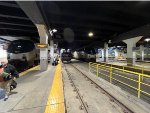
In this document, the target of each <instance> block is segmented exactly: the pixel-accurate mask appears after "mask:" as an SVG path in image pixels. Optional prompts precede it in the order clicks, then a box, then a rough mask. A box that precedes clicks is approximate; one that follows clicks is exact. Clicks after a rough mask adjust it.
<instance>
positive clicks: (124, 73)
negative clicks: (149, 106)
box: [89, 62, 150, 98]
mask: <svg viewBox="0 0 150 113" xmlns="http://www.w3.org/2000/svg"><path fill="white" fill-rule="evenodd" d="M132 69H135V70H132ZM137 70H139V71H137ZM89 71H90V72H92V73H94V74H96V75H97V76H98V77H101V78H104V77H105V79H107V80H108V81H109V82H110V83H113V84H114V83H115V82H119V83H121V84H122V85H124V86H127V87H129V88H132V89H134V90H135V91H137V96H138V98H140V97H141V94H142V93H143V94H145V95H146V96H148V97H150V88H149V87H150V75H149V74H145V73H144V72H147V71H148V70H144V69H140V68H139V69H138V68H137V67H133V66H117V65H110V64H106V63H92V62H89Z"/></svg>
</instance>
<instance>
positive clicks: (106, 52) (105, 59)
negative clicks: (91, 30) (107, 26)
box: [104, 43, 108, 62]
mask: <svg viewBox="0 0 150 113" xmlns="http://www.w3.org/2000/svg"><path fill="white" fill-rule="evenodd" d="M104 62H108V44H107V43H104Z"/></svg>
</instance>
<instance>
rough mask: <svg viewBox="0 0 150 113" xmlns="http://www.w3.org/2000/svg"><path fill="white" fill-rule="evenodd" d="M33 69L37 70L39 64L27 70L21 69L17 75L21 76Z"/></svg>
mask: <svg viewBox="0 0 150 113" xmlns="http://www.w3.org/2000/svg"><path fill="white" fill-rule="evenodd" d="M33 70H39V65H38V66H35V67H33V68H30V69H28V70H26V71H23V72H21V73H19V76H23V75H25V74H27V73H29V72H30V71H33Z"/></svg>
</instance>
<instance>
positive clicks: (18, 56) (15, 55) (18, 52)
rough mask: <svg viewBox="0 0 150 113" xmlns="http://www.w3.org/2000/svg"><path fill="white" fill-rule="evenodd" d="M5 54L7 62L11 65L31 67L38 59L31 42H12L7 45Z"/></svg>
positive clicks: (36, 51)
mask: <svg viewBox="0 0 150 113" xmlns="http://www.w3.org/2000/svg"><path fill="white" fill-rule="evenodd" d="M7 52H8V55H7V58H8V61H9V63H11V64H13V65H16V64H19V63H21V64H23V65H24V66H28V67H31V66H33V65H34V64H35V61H37V60H38V59H39V52H38V50H36V48H35V45H34V43H33V42H32V41H31V40H14V41H12V42H11V43H10V44H9V46H8V49H7Z"/></svg>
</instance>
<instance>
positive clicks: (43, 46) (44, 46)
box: [36, 44, 48, 49]
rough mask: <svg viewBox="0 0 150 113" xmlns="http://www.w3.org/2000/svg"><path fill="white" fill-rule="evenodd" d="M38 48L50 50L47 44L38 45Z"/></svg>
mask: <svg viewBox="0 0 150 113" xmlns="http://www.w3.org/2000/svg"><path fill="white" fill-rule="evenodd" d="M36 48H39V49H41V48H48V45H47V44H36Z"/></svg>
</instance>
